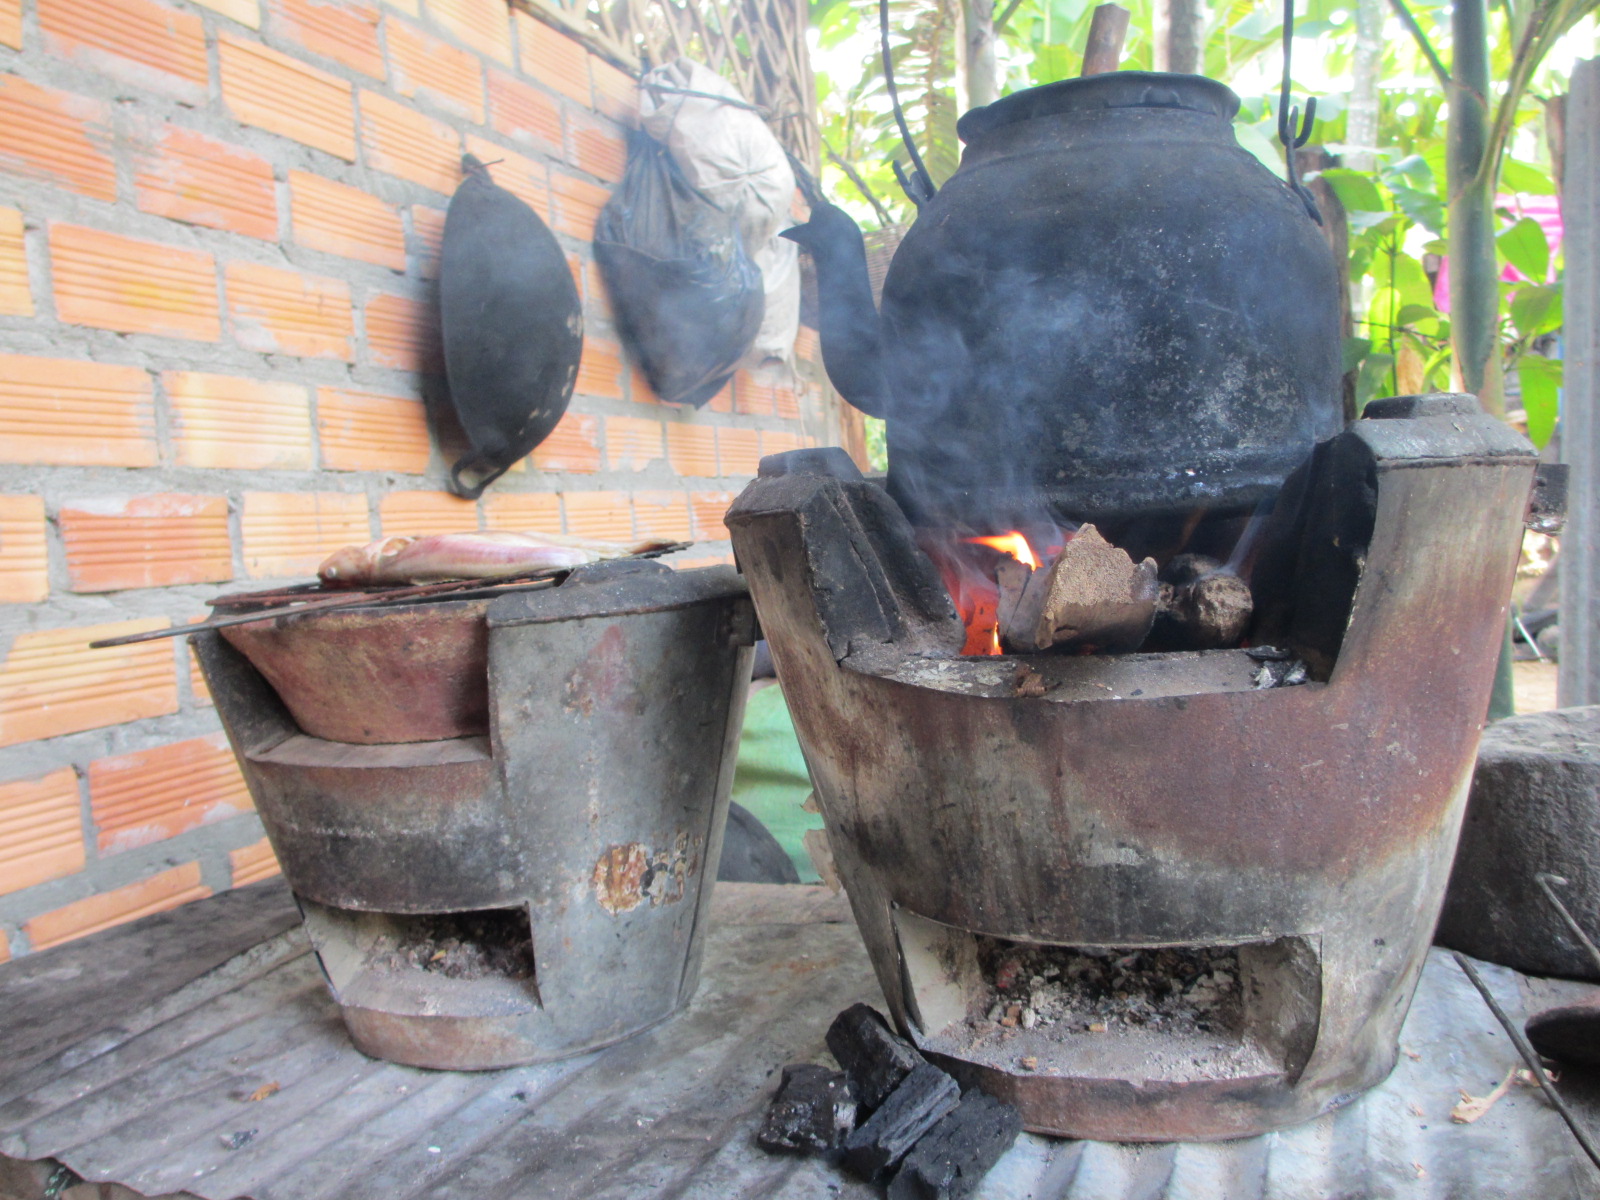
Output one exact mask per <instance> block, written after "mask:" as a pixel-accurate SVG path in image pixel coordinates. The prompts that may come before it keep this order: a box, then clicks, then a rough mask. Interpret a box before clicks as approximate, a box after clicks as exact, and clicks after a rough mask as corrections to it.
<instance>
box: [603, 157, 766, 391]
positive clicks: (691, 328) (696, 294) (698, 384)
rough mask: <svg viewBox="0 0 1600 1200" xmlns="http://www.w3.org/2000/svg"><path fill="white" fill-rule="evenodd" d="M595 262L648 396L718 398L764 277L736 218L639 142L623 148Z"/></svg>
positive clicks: (755, 326)
mask: <svg viewBox="0 0 1600 1200" xmlns="http://www.w3.org/2000/svg"><path fill="white" fill-rule="evenodd" d="M594 256H595V259H596V261H598V262H599V264H600V273H601V275H602V277H603V278H604V279H605V283H606V290H607V291H608V292H609V293H610V295H611V310H612V312H613V314H615V317H616V325H617V332H618V333H620V334H621V335H622V340H623V342H624V343H626V345H627V347H628V350H629V353H630V354H631V355H632V356H633V359H634V361H635V362H637V363H638V364H639V367H640V369H641V370H643V371H644V377H645V379H647V380H648V381H649V383H650V387H651V388H652V389H653V390H654V391H655V394H656V395H657V396H658V397H660V398H661V399H662V400H666V401H670V402H671V403H673V404H692V405H695V406H696V407H699V406H700V405H702V404H704V403H705V402H706V401H707V400H710V399H711V397H713V396H715V395H716V394H717V393H718V392H719V391H721V390H722V385H723V384H725V383H726V382H727V381H728V378H729V377H730V376H731V375H732V374H733V369H734V367H735V365H737V363H738V362H739V360H740V359H741V358H743V357H744V355H745V352H746V351H748V350H749V349H750V344H751V343H752V342H753V341H754V340H755V336H756V332H757V331H758V330H759V329H760V328H761V315H762V311H763V308H764V307H765V304H766V300H765V296H764V294H763V291H762V286H761V271H760V269H759V268H757V267H756V265H755V264H754V263H752V262H751V261H750V259H749V257H748V256H747V255H746V254H745V252H744V245H743V243H742V242H741V241H740V239H739V232H738V229H737V228H736V227H735V225H734V221H733V218H732V217H731V216H729V215H727V214H726V213H723V212H722V211H721V210H720V209H718V208H717V207H716V206H715V205H714V204H712V203H711V201H710V200H708V199H706V197H705V196H703V195H701V194H700V192H699V191H697V190H696V189H695V188H694V187H693V186H692V185H691V184H690V183H689V182H688V181H687V180H686V179H684V177H683V174H682V172H681V171H679V169H678V165H677V164H676V163H674V162H673V161H672V155H671V154H670V153H669V152H668V151H667V148H666V147H665V146H663V145H661V143H659V142H657V141H656V140H655V139H654V138H651V137H649V136H648V135H646V134H642V133H636V134H634V135H633V137H632V139H631V141H630V143H629V147H628V169H627V172H626V173H625V174H624V175H623V178H622V184H621V186H619V187H618V188H617V190H616V192H615V193H613V195H612V197H611V199H610V200H608V201H607V202H606V206H605V208H604V209H602V210H601V212H600V219H599V220H598V221H597V222H596V223H595V232H594Z"/></svg>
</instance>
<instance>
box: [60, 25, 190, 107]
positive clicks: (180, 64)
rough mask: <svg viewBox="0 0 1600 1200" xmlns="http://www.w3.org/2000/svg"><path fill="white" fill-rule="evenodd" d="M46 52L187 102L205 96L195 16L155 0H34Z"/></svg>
mask: <svg viewBox="0 0 1600 1200" xmlns="http://www.w3.org/2000/svg"><path fill="white" fill-rule="evenodd" d="M37 4H38V14H39V28H40V29H41V30H43V32H44V40H45V46H46V47H47V48H48V49H49V51H50V52H51V53H52V54H56V55H59V56H61V57H63V58H66V59H69V60H71V61H74V62H76V63H78V64H80V65H82V66H86V67H91V68H93V69H94V70H97V71H103V72H105V73H106V74H107V75H113V76H116V77H117V78H120V79H125V80H127V81H128V82H130V83H135V84H138V85H139V86H140V87H147V88H149V89H151V90H152V91H157V92H162V93H164V94H165V95H169V96H172V97H174V98H176V99H178V100H183V101H186V102H188V103H191V104H195V103H199V102H201V101H203V100H204V99H205V97H206V91H207V85H208V84H209V83H210V81H211V74H210V68H209V67H208V66H207V65H206V31H205V26H204V25H203V24H202V23H201V21H200V18H199V17H197V16H195V15H194V14H193V13H187V12H180V11H179V10H178V9H176V8H172V7H170V6H169V5H166V4H162V3H159V2H158V0H95V3H93V4H82V3H79V2H78V0H37Z"/></svg>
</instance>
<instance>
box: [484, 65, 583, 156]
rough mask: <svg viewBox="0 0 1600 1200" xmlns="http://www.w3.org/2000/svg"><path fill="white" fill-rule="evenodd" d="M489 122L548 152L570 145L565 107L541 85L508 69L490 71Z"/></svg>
mask: <svg viewBox="0 0 1600 1200" xmlns="http://www.w3.org/2000/svg"><path fill="white" fill-rule="evenodd" d="M489 122H490V124H492V125H493V126H494V128H495V130H496V132H498V133H502V134H504V135H505V136H506V137H508V138H511V139H512V140H513V141H518V142H522V143H524V144H526V145H530V146H532V147H533V148H534V149H536V150H542V151H544V152H545V153H547V154H556V155H559V154H561V153H562V152H563V147H564V146H565V145H566V143H565V140H564V139H563V136H562V131H561V106H560V104H558V103H557V102H556V101H555V100H554V99H553V98H552V97H550V96H548V95H546V94H545V93H544V92H541V91H540V90H539V89H538V88H536V87H532V86H530V85H529V84H526V83H523V82H522V81H521V80H520V79H518V78H516V77H515V76H514V75H509V74H507V73H506V72H505V71H496V70H494V69H493V68H490V71H489Z"/></svg>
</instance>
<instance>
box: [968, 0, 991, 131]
mask: <svg viewBox="0 0 1600 1200" xmlns="http://www.w3.org/2000/svg"><path fill="white" fill-rule="evenodd" d="M961 29H962V35H963V37H962V45H963V62H962V66H963V70H962V76H963V78H964V79H965V81H966V102H967V107H968V108H978V107H980V106H982V105H985V104H993V103H994V102H995V101H996V100H998V99H1000V67H999V63H998V62H997V61H996V59H995V53H994V0H961Z"/></svg>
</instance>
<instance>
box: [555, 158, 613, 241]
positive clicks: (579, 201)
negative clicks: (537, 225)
mask: <svg viewBox="0 0 1600 1200" xmlns="http://www.w3.org/2000/svg"><path fill="white" fill-rule="evenodd" d="M550 192H551V195H552V197H553V200H554V209H555V215H554V220H553V221H552V222H551V223H552V224H553V225H554V226H555V228H556V229H557V230H559V231H560V232H562V233H568V234H571V235H572V236H573V237H575V238H581V239H582V240H584V241H586V242H589V241H593V240H594V223H595V219H596V218H597V217H599V215H600V210H601V209H602V208H604V207H605V203H606V201H607V200H609V199H611V193H610V192H608V191H607V190H606V189H605V188H603V187H597V186H595V185H594V184H592V183H585V182H584V181H583V180H581V179H575V178H573V177H572V176H571V175H566V174H563V173H562V172H560V171H552V172H550Z"/></svg>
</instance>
